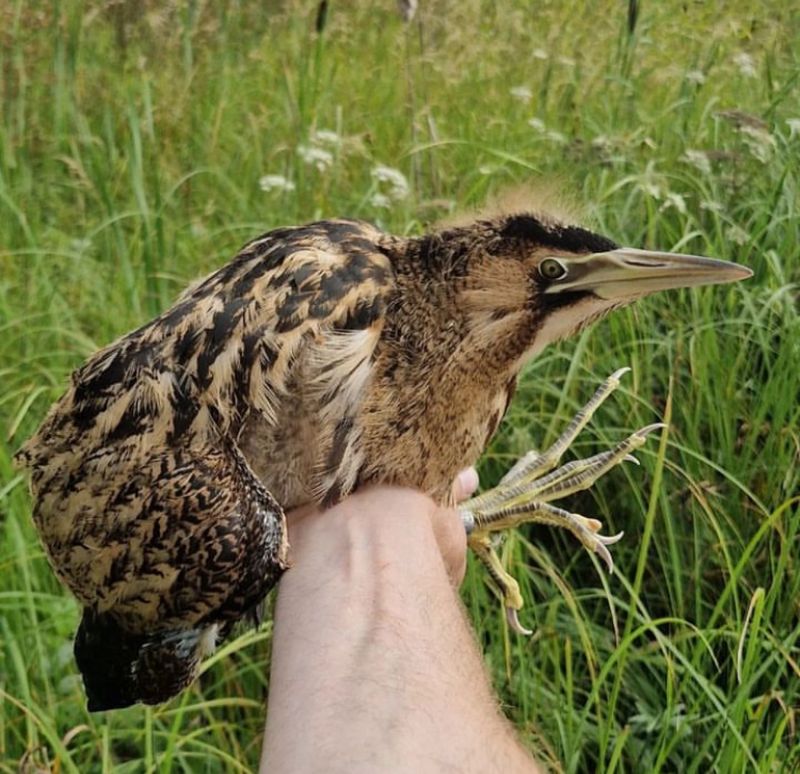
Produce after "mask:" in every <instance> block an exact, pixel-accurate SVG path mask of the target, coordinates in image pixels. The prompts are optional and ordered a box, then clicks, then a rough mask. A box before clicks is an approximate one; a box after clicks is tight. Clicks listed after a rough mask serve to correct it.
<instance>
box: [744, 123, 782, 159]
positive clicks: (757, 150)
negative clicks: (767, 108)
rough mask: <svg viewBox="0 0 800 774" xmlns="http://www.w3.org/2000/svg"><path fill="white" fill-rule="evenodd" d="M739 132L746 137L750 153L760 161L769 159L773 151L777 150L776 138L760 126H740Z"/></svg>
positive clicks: (745, 140)
mask: <svg viewBox="0 0 800 774" xmlns="http://www.w3.org/2000/svg"><path fill="white" fill-rule="evenodd" d="M739 133H740V134H741V135H742V136H743V137H744V142H745V145H747V149H748V150H749V151H750V153H752V154H753V156H755V157H756V158H757V159H758V160H759V161H761V162H766V161H769V158H770V156H771V155H772V151H773V150H775V138H774V137H773V136H772V135H771V134H770V133H769V132H768V131H767V130H766V129H762V128H760V127H758V126H748V125H744V126H740V127H739Z"/></svg>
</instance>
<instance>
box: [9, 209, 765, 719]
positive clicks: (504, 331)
mask: <svg viewBox="0 0 800 774" xmlns="http://www.w3.org/2000/svg"><path fill="white" fill-rule="evenodd" d="M751 275H752V272H751V271H750V269H748V268H746V267H744V266H741V265H737V264H734V263H730V262H726V261H720V260H715V259H711V258H703V257H699V256H694V255H683V254H675V253H667V252H655V251H647V250H640V249H635V248H626V247H620V246H619V245H618V244H617V243H615V242H614V241H612V240H611V239H609V238H607V237H605V236H602V235H600V234H597V233H595V232H593V231H591V230H589V229H587V228H584V227H583V226H580V225H575V224H574V223H572V221H567V220H564V219H563V218H560V217H557V216H555V215H552V214H547V213H543V212H539V211H535V210H532V209H521V210H519V211H511V212H501V213H496V214H492V215H486V216H482V215H476V216H475V217H474V218H472V219H470V220H469V221H468V222H466V223H463V224H456V225H452V224H451V225H447V226H441V227H436V228H433V229H432V230H430V231H429V232H427V233H424V234H422V235H419V236H408V237H400V236H396V235H392V234H390V233H388V232H385V231H383V230H381V229H379V228H378V227H376V226H374V225H372V224H370V223H368V222H365V221H361V220H351V219H332V220H322V221H317V222H313V223H309V224H306V225H301V226H292V227H283V228H276V229H274V230H271V231H269V232H267V233H265V234H262V235H261V236H258V237H257V238H255V239H254V240H252V241H251V242H249V243H248V244H246V245H245V246H244V247H243V248H242V249H241V250H240V251H239V252H238V254H236V255H235V257H234V258H233V259H232V260H231V261H229V262H228V263H227V264H225V265H223V266H221V267H220V268H218V269H217V270H216V271H214V272H213V273H211V274H210V275H208V276H207V277H205V278H204V279H202V280H201V281H199V282H196V283H195V284H193V285H191V286H189V287H188V288H187V289H186V290H185V291H184V292H183V293H182V294H181V295H180V296H179V297H178V298H177V300H176V301H175V303H174V304H173V305H172V306H171V307H170V308H168V309H167V310H166V311H164V312H163V313H162V314H161V315H159V316H158V317H156V318H155V319H153V320H151V321H149V322H147V323H145V324H144V325H142V326H141V327H139V328H138V329H136V330H134V331H132V332H130V333H128V334H126V335H124V336H122V337H121V338H119V339H117V340H116V341H114V342H113V343H111V344H110V345H108V346H106V347H105V348H103V349H101V350H99V351H98V352H96V353H95V354H94V355H92V356H91V357H89V359H88V360H87V361H86V362H85V363H84V364H83V365H82V366H80V367H79V368H77V370H75V371H74V373H73V374H72V376H71V381H70V384H69V386H68V388H67V390H66V392H65V393H64V394H63V396H62V397H61V398H60V399H59V400H58V401H57V402H56V403H55V404H54V405H53V406H52V407H51V409H50V410H49V412H48V413H47V415H46V417H45V418H44V420H43V422H42V424H41V426H40V427H39V429H38V430H37V431H36V432H35V434H34V435H33V436H32V437H31V438H30V439H29V440H28V441H27V442H26V443H25V444H23V446H22V447H21V449H20V450H19V451H18V453H17V455H16V462H17V463H18V465H20V466H21V467H23V468H26V469H27V470H28V472H29V475H30V488H31V493H32V497H33V501H34V505H33V520H34V523H35V525H36V527H37V530H38V532H39V535H40V538H41V540H42V543H43V545H44V548H45V551H46V554H47V556H48V558H49V561H50V563H51V564H52V567H53V569H54V571H55V573H56V575H57V576H58V577H59V579H60V580H61V581H62V582H63V583H64V584H65V585H66V586H67V587H68V588H69V590H70V591H71V592H72V593H73V594H74V595H75V597H76V598H77V599H78V601H79V602H80V604H81V605H82V607H83V614H82V618H81V621H80V624H79V626H78V629H77V633H76V635H75V640H74V653H75V658H76V662H77V665H78V667H79V669H80V671H81V673H82V676H83V682H84V687H85V691H86V695H87V699H88V709H89V710H90V711H100V710H109V709H114V708H119V707H125V706H129V705H131V704H135V703H138V702H141V703H145V704H158V703H161V702H164V701H166V700H168V699H169V698H171V697H172V696H174V695H176V694H178V693H179V692H180V691H182V690H183V689H184V688H186V687H187V686H188V685H189V684H190V683H191V682H192V681H193V680H194V679H195V677H196V675H197V673H198V668H199V664H200V662H201V660H202V658H203V657H204V656H205V655H207V654H208V653H209V652H211V651H212V650H213V649H214V647H215V645H216V644H217V643H218V642H219V641H221V640H222V639H223V638H224V637H226V636H228V634H229V633H230V632H231V630H232V628H233V626H234V624H236V622H237V621H240V620H245V621H252V622H256V623H258V621H259V620H260V617H261V614H262V613H261V610H262V606H263V602H264V599H265V597H266V595H267V594H268V592H269V591H270V590H271V589H272V588H273V587H274V586H275V585H276V583H277V582H278V580H279V578H280V577H281V575H282V573H283V572H284V571H286V570H287V569H288V567H289V565H290V547H289V544H288V541H287V536H286V513H287V512H288V511H290V510H291V509H293V508H297V507H299V506H303V505H307V504H316V505H318V506H321V507H323V508H325V507H328V506H331V505H333V504H335V503H337V502H339V501H340V500H342V499H343V498H344V497H346V496H347V495H348V494H350V493H351V492H353V491H355V490H357V489H359V488H360V487H364V486H367V485H370V484H376V483H384V484H395V485H401V486H408V487H413V488H415V489H417V490H421V491H423V492H425V493H427V494H428V495H429V496H430V497H432V498H433V499H434V500H436V501H437V502H439V503H442V504H445V505H449V506H452V507H457V509H458V512H459V514H460V516H461V518H462V520H463V522H464V527H465V530H466V531H467V533H468V544H469V546H470V547H471V548H472V549H473V550H474V552H475V554H476V556H477V557H478V559H480V560H481V562H482V563H483V564H484V565H485V566H486V567H487V569H488V571H489V574H490V577H491V579H492V581H493V585H494V587H495V590H496V592H497V593H498V595H499V597H500V598H501V600H502V602H503V604H504V605H505V608H506V612H507V616H508V621H509V624H510V625H511V626H512V627H513V628H515V629H517V630H518V631H521V632H525V631H527V630H526V629H524V627H523V626H522V625H521V624H520V621H519V617H518V611H519V610H520V609H521V608H522V599H521V595H520V592H519V587H518V585H517V583H516V582H515V580H514V579H513V578H512V577H511V575H510V574H509V573H508V572H507V571H506V570H505V569H504V568H503V566H502V563H501V562H500V559H499V557H498V555H497V553H496V551H495V548H494V540H493V537H494V536H495V534H496V533H497V532H498V530H505V529H509V528H514V527H517V526H519V525H520V524H523V523H525V522H540V523H546V524H552V525H556V526H563V527H565V528H567V529H568V530H570V531H571V532H572V533H573V534H575V536H576V537H577V538H578V539H579V541H580V542H581V543H582V544H583V545H584V546H585V547H586V548H587V549H588V550H590V551H594V552H596V553H597V554H598V555H599V556H600V557H601V558H603V559H604V560H605V561H606V562H607V563H608V564H609V567H611V566H612V564H611V556H610V552H609V550H608V546H609V545H611V544H613V543H614V542H615V541H616V540H617V539H619V537H620V536H619V535H617V536H605V535H602V534H601V533H600V528H601V524H600V522H599V521H598V520H596V519H590V518H586V517H584V516H582V515H579V514H574V513H571V512H570V511H567V510H565V509H562V508H559V507H558V506H556V505H554V504H553V502H552V501H553V500H558V499H560V498H562V497H564V496H566V495H568V494H570V493H572V492H574V491H577V490H579V489H585V488H586V487H588V486H590V485H591V484H592V483H593V482H594V481H595V480H596V479H597V478H598V477H599V476H601V475H603V474H604V473H605V472H607V471H608V470H610V469H611V468H612V467H614V466H615V465H617V464H618V463H620V462H622V461H623V460H626V459H631V453H632V452H633V451H634V450H635V449H636V448H637V447H638V446H641V445H642V444H643V443H644V442H645V439H646V437H647V435H648V433H650V432H652V431H653V430H655V429H657V428H658V427H661V425H658V424H656V425H650V426H648V427H645V428H642V429H641V430H639V431H637V432H635V433H633V434H632V435H631V436H629V437H628V438H627V439H625V440H623V441H622V442H620V443H619V444H617V446H615V447H614V448H613V449H611V450H609V451H606V452H603V453H601V454H598V455H595V456H594V457H591V458H588V459H585V460H575V461H572V462H568V463H566V464H564V465H561V466H559V462H560V459H561V457H562V455H563V454H564V452H565V451H566V450H567V449H568V447H569V446H570V444H571V443H572V441H573V439H574V438H575V437H576V435H577V434H578V432H580V431H581V429H582V428H583V427H584V426H585V425H586V424H587V423H588V421H589V420H590V418H591V415H592V413H593V412H594V411H595V410H596V408H597V407H598V406H599V405H600V403H602V401H603V400H605V399H606V398H607V397H608V395H610V394H611V393H612V392H613V390H614V389H615V388H616V387H617V385H618V384H619V380H620V378H621V376H622V375H623V373H624V372H625V371H626V370H627V369H624V368H623V369H620V370H618V371H617V372H615V373H614V374H613V375H612V376H610V377H609V378H608V379H607V380H606V381H605V382H603V384H602V385H601V386H600V387H599V388H598V390H597V391H596V393H595V394H594V396H593V397H592V399H591V400H590V401H589V402H588V403H587V404H586V406H585V407H584V408H583V409H582V410H581V411H580V412H578V414H577V415H576V417H575V418H574V419H573V420H572V422H570V423H569V425H568V426H567V428H566V429H565V431H564V432H563V433H562V435H561V436H560V437H559V438H558V440H557V441H556V442H555V443H554V444H553V445H552V446H551V447H550V448H549V449H547V450H545V451H544V452H542V453H536V452H533V451H532V452H530V453H528V454H526V455H524V456H523V457H522V458H521V459H520V460H519V462H518V463H517V464H516V465H514V466H513V467H512V468H511V470H510V471H509V473H508V474H507V475H506V476H505V478H504V479H503V480H502V481H501V482H500V484H499V485H498V487H496V488H495V489H492V490H489V491H488V492H484V493H482V494H478V495H477V496H475V497H473V498H472V499H470V500H467V501H465V502H461V503H458V504H457V503H455V502H454V500H453V494H452V486H451V484H452V481H453V479H454V477H455V476H456V474H457V473H458V471H460V470H461V469H463V468H465V467H467V466H470V465H473V464H474V463H475V462H476V461H477V460H478V458H479V457H480V455H481V453H482V452H483V451H484V449H485V448H486V446H487V444H488V443H489V441H490V439H491V438H492V436H493V435H494V433H495V431H496V430H497V428H498V425H499V424H500V421H501V419H502V418H503V416H504V415H505V413H506V411H507V409H508V406H509V404H510V402H511V400H512V397H513V395H514V391H515V388H516V384H517V379H518V376H519V374H520V371H521V369H522V367H523V366H524V365H525V364H526V363H527V362H528V361H530V360H531V359H532V358H534V357H535V356H536V355H537V354H538V353H539V352H540V351H541V350H542V349H543V348H544V347H546V346H547V345H548V344H550V343H551V342H554V341H556V340H559V339H563V338H565V337H568V336H570V335H572V334H574V333H575V332H576V331H578V330H581V329H583V328H584V327H586V326H587V325H589V324H590V323H591V322H593V321H595V320H597V319H598V318H600V317H602V316H603V315H605V314H606V313H608V312H610V311H611V310H614V309H617V308H619V307H623V306H626V305H628V304H630V303H632V302H633V301H635V300H636V299H638V298H641V297H643V296H646V295H648V294H651V293H654V292H658V291H662V290H667V289H671V288H681V287H691V286H695V285H702V284H715V283H726V282H733V281H736V280H741V279H745V278H747V277H749V276H751ZM376 518H378V517H376Z"/></svg>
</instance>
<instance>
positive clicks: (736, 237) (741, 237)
mask: <svg viewBox="0 0 800 774" xmlns="http://www.w3.org/2000/svg"><path fill="white" fill-rule="evenodd" d="M725 238H726V239H730V241H731V242H733V243H734V244H736V245H746V244H747V243H748V242H749V241H750V234H748V233H747V232H746V231H745V230H744V229H743V228H742V227H741V226H737V225H735V224H733V225H731V226H728V228H726V229H725Z"/></svg>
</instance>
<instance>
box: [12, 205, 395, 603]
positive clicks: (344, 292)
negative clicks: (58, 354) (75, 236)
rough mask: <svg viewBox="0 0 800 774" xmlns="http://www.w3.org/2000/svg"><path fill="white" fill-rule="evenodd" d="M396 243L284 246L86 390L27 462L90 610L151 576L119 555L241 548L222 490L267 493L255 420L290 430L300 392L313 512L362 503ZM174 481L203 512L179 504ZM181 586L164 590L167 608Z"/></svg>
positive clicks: (55, 556)
mask: <svg viewBox="0 0 800 774" xmlns="http://www.w3.org/2000/svg"><path fill="white" fill-rule="evenodd" d="M382 238H383V234H382V232H380V231H378V230H377V229H374V228H373V227H371V226H369V225H367V224H363V223H359V222H352V221H327V222H322V223H318V224H311V225H310V226H305V227H300V228H294V229H281V230H277V231H272V232H270V233H268V234H266V235H264V236H262V237H260V238H258V239H256V240H254V241H253V242H251V243H249V244H248V245H246V246H245V247H244V249H243V250H242V251H241V252H240V253H239V254H238V255H237V256H236V257H235V258H234V259H233V260H232V261H231V262H230V263H228V264H227V265H226V266H223V267H222V268H221V269H219V270H218V271H216V272H214V273H213V274H211V275H210V276H208V277H207V278H206V279H204V280H203V281H201V282H200V283H198V284H197V285H195V286H194V287H193V288H191V289H190V290H189V291H187V292H186V293H184V295H183V296H181V298H179V299H178V301H177V302H176V304H175V305H174V306H173V307H172V308H171V309H169V310H168V311H166V312H165V313H164V314H162V315H161V316H159V317H158V318H156V319H155V320H153V321H152V322H150V323H148V324H146V325H145V326H143V327H142V328H140V329H138V330H136V331H133V332H132V333H130V334H128V335H126V336H124V337H122V338H121V339H119V340H118V341H116V342H114V343H113V344H111V345H110V346H108V347H106V348H105V349H103V350H101V351H100V352H98V353H97V354H96V355H94V356H93V357H92V358H91V359H90V360H89V361H88V362H87V363H86V364H85V365H84V366H83V367H81V368H80V369H78V370H77V371H76V372H75V373H74V374H73V378H72V385H71V387H70V389H69V390H68V391H67V393H66V394H65V395H64V396H63V397H62V398H61V400H60V401H59V402H58V403H57V404H56V405H55V406H54V407H53V408H52V409H51V411H50V414H49V415H48V417H47V418H46V420H45V422H44V423H43V424H42V427H41V428H40V429H39V431H38V432H37V434H36V435H35V436H34V437H33V438H32V439H31V440H30V441H29V442H28V443H27V444H26V445H25V446H24V447H23V449H22V450H21V452H20V454H19V458H20V459H21V461H22V462H24V463H27V464H28V465H29V467H31V469H32V477H31V478H32V489H33V492H34V495H35V497H36V501H37V502H36V505H35V508H34V519H35V521H36V523H37V526H38V527H39V530H40V533H41V535H42V538H43V541H44V543H45V545H46V547H47V549H48V553H49V554H50V557H51V559H52V562H53V565H54V567H55V569H56V571H57V572H58V573H59V574H60V575H61V577H62V578H63V579H64V580H65V581H66V582H67V584H68V585H69V586H70V587H71V588H72V589H73V591H74V592H75V593H76V594H77V595H78V596H79V597H80V598H81V599H82V600H84V602H85V603H87V604H89V603H91V602H92V600H95V599H96V598H99V595H101V594H103V593H106V592H109V589H110V588H111V587H113V586H114V584H115V578H117V577H118V578H119V580H120V583H121V584H122V586H120V588H122V587H128V588H129V589H133V585H132V584H133V579H134V578H135V577H139V576H140V575H141V573H142V572H143V571H142V569H141V567H139V568H138V569H137V568H136V567H135V566H134V565H133V564H131V562H132V561H134V560H132V559H130V558H129V559H126V560H124V561H122V560H121V561H120V562H119V563H117V554H126V555H127V554H128V553H129V552H130V551H134V552H139V554H140V559H141V556H146V555H147V552H148V551H160V550H161V549H160V548H158V546H159V545H160V543H159V538H158V536H159V535H162V534H163V535H170V536H172V537H174V538H175V539H177V537H175V536H176V535H177V534H178V533H176V532H175V531H174V530H175V529H176V525H177V524H178V523H179V522H180V519H181V518H184V517H186V518H188V519H189V521H188V522H186V523H187V524H194V525H195V526H194V527H193V529H192V530H190V532H191V533H192V534H193V535H195V538H194V539H195V540H196V541H199V543H202V542H203V541H205V540H206V537H203V540H200V539H199V537H197V536H201V535H204V534H205V533H204V532H203V530H206V529H211V530H212V531H214V530H217V529H219V530H222V531H223V532H224V531H225V530H226V529H230V530H231V534H235V533H236V529H235V528H234V527H235V525H233V524H232V523H230V524H229V521H230V519H231V518H234V519H235V518H236V515H235V514H236V513H238V512H239V511H240V510H241V509H240V507H239V506H238V505H236V504H235V503H227V501H225V502H222V501H221V500H220V497H222V495H221V494H219V492H220V490H224V489H226V488H227V489H231V488H232V490H236V491H239V492H244V495H242V496H244V497H251V494H248V492H251V491H255V490H253V486H255V485H256V484H258V486H261V485H260V483H259V482H258V478H257V477H256V476H254V475H253V471H252V470H251V468H250V467H249V466H248V463H247V462H246V461H245V460H244V458H242V457H241V455H239V454H238V449H237V442H238V440H239V436H240V433H241V432H242V430H243V428H244V426H245V423H246V422H247V421H248V418H250V417H252V415H257V416H258V417H259V418H260V421H261V422H263V423H264V424H265V425H266V426H267V427H275V426H277V425H283V423H286V422H289V421H291V417H287V416H286V411H285V410H284V405H283V401H284V400H286V399H288V398H289V397H291V396H290V392H291V391H292V390H298V389H301V390H303V391H304V395H303V400H304V401H305V402H304V403H302V404H300V408H301V409H302V412H303V413H309V412H313V410H314V406H317V407H318V410H319V415H320V416H319V417H318V419H319V421H318V422H317V427H318V428H320V433H319V437H318V438H315V444H316V445H317V447H318V449H317V450H316V452H317V454H318V457H317V467H318V468H319V470H318V471H317V476H316V479H315V480H316V481H318V482H319V484H318V485H317V486H316V489H317V490H318V491H316V492H314V493H313V494H314V496H317V497H319V498H320V499H322V498H324V497H325V495H326V493H327V492H329V491H334V493H335V494H336V493H342V492H345V491H347V490H349V488H352V486H353V484H354V482H355V476H356V474H357V471H358V466H357V464H355V462H354V461H353V460H350V459H348V457H347V452H348V450H350V449H352V446H353V437H354V436H353V418H354V416H355V412H356V408H357V404H358V401H359V400H360V397H361V393H362V391H363V387H364V385H365V384H366V382H367V381H368V378H369V373H370V360H371V357H372V352H373V349H374V347H375V344H376V343H377V340H378V338H379V336H380V331H381V328H382V325H383V319H384V313H385V308H386V303H387V299H388V296H389V294H390V292H391V289H392V287H393V281H394V278H393V273H392V270H391V266H390V264H389V261H388V259H387V258H386V257H385V255H384V254H383V253H382V252H381V250H380V247H379V243H380V240H381V239H382ZM294 405H296V404H294ZM234 454H236V455H237V457H236V461H235V465H234V461H233V455H234ZM226 459H227V460H228V462H227V463H226V462H225V460H226ZM180 460H183V462H182V463H181V464H178V461H180ZM212 461H215V462H214V465H212V464H211V462H212ZM279 464H280V460H275V465H276V466H277V465H279ZM226 465H227V466H228V467H227V468H226ZM231 465H233V466H234V467H233V468H230V466H231ZM175 466H177V467H175ZM173 468H174V469H173ZM228 468H230V470H229V469H228ZM175 470H178V471H184V474H185V476H186V477H188V478H186V481H192V482H193V484H192V486H194V487H196V488H197V491H198V497H196V498H195V497H189V496H188V495H186V494H185V491H186V490H185V488H184V489H181V488H180V487H178V488H175V487H176V486H177V485H176V484H175V482H176V481H177V480H178V479H180V476H178V479H176V475H178V474H177V473H175ZM184 474H181V475H184ZM180 480H183V479H180ZM134 484H135V486H134ZM182 486H183V485H182ZM186 486H189V485H188V484H186ZM262 488H263V487H262ZM264 491H265V492H266V490H264ZM169 492H172V495H169ZM266 494H267V495H268V496H269V493H266ZM309 494H312V493H309ZM201 495H202V496H201ZM252 496H254V495H252ZM169 497H172V502H171V504H164V503H166V500H164V501H163V502H162V500H163V498H167V500H168V499H169ZM154 498H155V499H154ZM159 498H162V499H159ZM309 499H311V497H309ZM226 503H227V504H226ZM187 509H188V510H187ZM187 513H188V514H189V515H188V516H187V515H186V514H187ZM180 523H183V522H180ZM226 525H227V526H226ZM141 530H144V532H142V533H141V534H140V532H141ZM148 530H155V532H154V533H153V535H155V537H153V535H151V534H150V533H149V532H148ZM211 537H213V535H212V536H211ZM211 537H209V538H208V539H209V540H210V543H209V544H210V545H216V544H219V541H218V540H217V542H216V543H215V540H213V539H211ZM217 537H219V536H217ZM251 542H252V541H251ZM199 543H198V544H199ZM165 545H166V544H165ZM165 550H167V549H165ZM176 550H177V549H176ZM140 559H136V560H135V561H140ZM147 561H150V560H147ZM134 564H135V562H134ZM92 565H94V569H93V568H92ZM104 568H105V569H104ZM115 568H116V569H115ZM174 571H175V567H173V568H172V571H171V572H172V573H173V574H174ZM165 572H166V570H165ZM151 580H152V579H151ZM148 582H149V581H148ZM170 583H171V581H169V582H168V578H166V576H165V580H164V583H163V584H162V585H161V586H159V584H157V583H151V586H152V587H153V589H157V590H158V593H159V594H160V593H164V594H167V592H168V590H169V588H171V586H170ZM109 593H110V592H109ZM126 593H127V592H126ZM119 600H120V597H119V595H118V594H117V593H116V592H114V593H113V594H111V596H110V597H109V606H111V607H113V606H114V605H116V604H118V602H119ZM143 609H144V607H143Z"/></svg>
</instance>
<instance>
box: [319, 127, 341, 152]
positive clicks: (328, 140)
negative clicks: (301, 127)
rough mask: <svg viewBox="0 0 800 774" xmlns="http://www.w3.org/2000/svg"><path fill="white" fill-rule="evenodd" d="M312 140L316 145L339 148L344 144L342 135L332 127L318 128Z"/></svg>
mask: <svg viewBox="0 0 800 774" xmlns="http://www.w3.org/2000/svg"><path fill="white" fill-rule="evenodd" d="M311 142H312V143H313V144H314V145H327V146H328V147H329V148H338V147H340V146H341V144H342V138H341V135H339V134H337V133H336V132H333V131H331V130H330V129H317V131H316V132H314V133H313V134H312V135H311Z"/></svg>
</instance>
